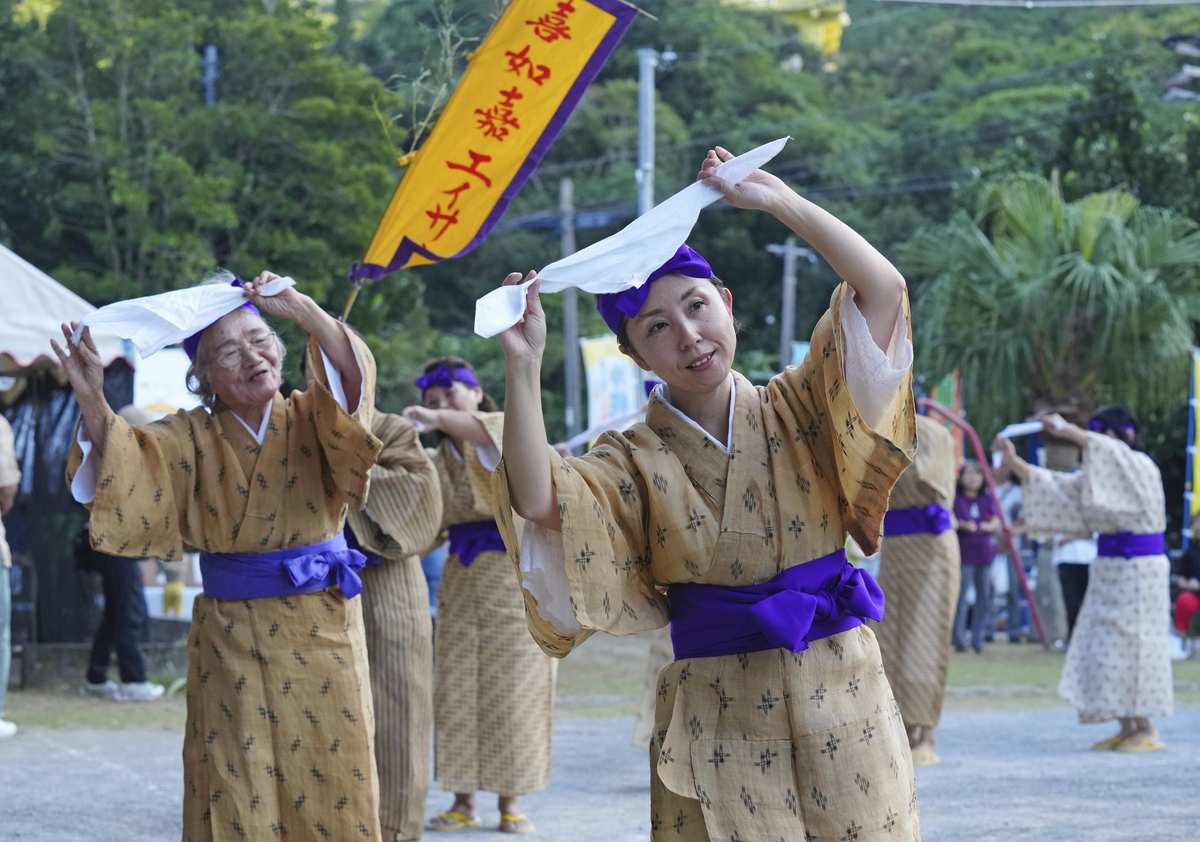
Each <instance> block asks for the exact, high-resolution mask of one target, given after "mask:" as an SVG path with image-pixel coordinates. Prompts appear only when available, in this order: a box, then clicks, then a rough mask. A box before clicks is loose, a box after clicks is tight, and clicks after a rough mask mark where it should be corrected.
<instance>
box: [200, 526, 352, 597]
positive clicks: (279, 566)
mask: <svg viewBox="0 0 1200 842" xmlns="http://www.w3.org/2000/svg"><path fill="white" fill-rule="evenodd" d="M366 560H367V559H366V556H364V555H363V554H362V553H360V552H359V551H358V550H354V549H351V548H350V547H349V546H348V545H347V544H346V538H345V536H344V535H342V534H341V533H339V534H337V535H334V536H333V537H332V538H330V539H328V540H326V541H322V542H321V543H319V544H308V545H306V546H303V547H289V548H288V549H286V550H271V551H270V552H265V553H209V552H202V553H200V572H201V575H202V576H203V577H204V595H205V596H208V597H212V598H213V599H262V598H264V597H270V596H297V595H299V594H305V593H312V592H313V591H319V590H322V589H324V588H328V587H330V586H332V585H337V586H338V589H339V590H340V591H341V592H342V595H343V596H345V597H346V598H347V599H350V598H352V597H355V596H358V594H359V593H360V592H361V591H362V579H360V578H358V571H359V570H362V568H363V565H364V564H365V563H366Z"/></svg>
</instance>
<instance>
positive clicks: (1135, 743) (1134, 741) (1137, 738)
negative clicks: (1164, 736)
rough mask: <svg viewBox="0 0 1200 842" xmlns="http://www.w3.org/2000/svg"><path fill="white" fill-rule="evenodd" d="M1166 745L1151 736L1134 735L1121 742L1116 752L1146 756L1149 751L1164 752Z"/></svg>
mask: <svg viewBox="0 0 1200 842" xmlns="http://www.w3.org/2000/svg"><path fill="white" fill-rule="evenodd" d="M1166 747H1167V746H1166V744H1165V743H1163V742H1162V741H1160V740H1159V739H1158V738H1157V737H1155V736H1153V735H1151V734H1134V735H1133V736H1131V737H1127V738H1126V739H1124V740H1122V741H1121V744H1120V745H1119V746H1117V747H1116V748H1115V749H1114V751H1120V752H1125V753H1126V754H1144V753H1145V752H1148V751H1162V750H1163V749H1164V748H1166Z"/></svg>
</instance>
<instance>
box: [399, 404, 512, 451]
mask: <svg viewBox="0 0 1200 842" xmlns="http://www.w3.org/2000/svg"><path fill="white" fill-rule="evenodd" d="M403 415H404V418H405V420H406V421H408V422H409V423H411V424H414V425H420V427H419V428H418V429H420V430H421V432H431V433H432V432H440V433H444V434H445V435H447V436H449V437H450V438H452V439H454V440H455V441H456V442H470V443H471V444H475V445H480V446H485V445H490V444H491V443H492V437H491V436H490V435H488V431H487V427H485V426H484V425H483V422H482V421H480V420H479V418H478V417H476V416H475V414H474V413H471V412H464V411H463V410H461V409H430V408H429V407H427V406H410V407H408V408H406V409H405V410H404V412H403Z"/></svg>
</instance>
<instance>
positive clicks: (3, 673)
mask: <svg viewBox="0 0 1200 842" xmlns="http://www.w3.org/2000/svg"><path fill="white" fill-rule="evenodd" d="M20 483H21V469H20V468H19V467H17V453H16V450H15V448H14V447H13V431H12V427H10V426H9V425H8V419H6V418H5V417H4V416H3V415H0V515H7V514H8V513H9V511H10V510H11V509H12V507H13V502H14V501H15V500H16V498H17V486H18V485H20ZM11 567H12V553H10V552H9V549H8V541H6V540H5V538H4V521H3V520H0V740H3V739H7V738H8V737H11V736H13V735H14V734H16V733H17V726H16V725H14V724H13V723H11V722H9V721H8V720H7V719H5V718H4V703H5V697H6V695H7V692H8V669H9V665H10V663H11V661H12V642H11V640H10V635H9V628H10V623H11V621H12V590H11V586H10V583H9V578H8V577H9V572H8V571H9V568H11Z"/></svg>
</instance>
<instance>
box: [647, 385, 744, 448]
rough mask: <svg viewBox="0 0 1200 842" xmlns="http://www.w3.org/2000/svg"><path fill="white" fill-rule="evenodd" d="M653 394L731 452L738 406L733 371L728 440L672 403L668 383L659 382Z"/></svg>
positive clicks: (718, 444)
mask: <svg viewBox="0 0 1200 842" xmlns="http://www.w3.org/2000/svg"><path fill="white" fill-rule="evenodd" d="M651 395H652V396H653V397H657V398H658V399H659V400H660V401H662V404H663V406H665V407H666V408H667V409H669V410H670V411H671V412H673V413H675V414H676V415H677V416H679V417H680V418H682V419H683V420H684V421H685V422H687V423H688V424H691V425H692V426H693V427H695V428H696V429H697V430H699V431H700V432H702V433H704V435H705V436H707V437H708V440H709V441H711V442H712V443H713V444H715V445H716V446H717V447H719V448H721V450H723V451H725V453H729V451H730V450H731V449H732V448H733V413H734V410H735V409H736V408H737V381H736V380H734V378H733V372H730V373H729V424H728V430H729V441H728V442H722V441H720V440H718V439H717V437H716V436H714V435H713V434H712V433H710V432H709V431H708V430H706V429H704V428H703V427H701V426H700V425H699V424H697V423H696V422H695V421H693V420H692V419H691V418H689V417H688V416H687V415H686V414H685V413H684V412H682V411H681V410H680V409H679V408H678V407H676V406H675V404H673V403H671V390H670V389H669V388H668V386H667V384H666V383H659V384H658V385H657V386H655V387H654V391H653V392H651Z"/></svg>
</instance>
